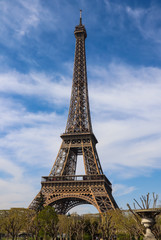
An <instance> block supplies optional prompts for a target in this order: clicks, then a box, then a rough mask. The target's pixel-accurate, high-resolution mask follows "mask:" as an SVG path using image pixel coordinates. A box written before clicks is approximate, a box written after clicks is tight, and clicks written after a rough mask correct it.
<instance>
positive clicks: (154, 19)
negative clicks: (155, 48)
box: [126, 5, 161, 43]
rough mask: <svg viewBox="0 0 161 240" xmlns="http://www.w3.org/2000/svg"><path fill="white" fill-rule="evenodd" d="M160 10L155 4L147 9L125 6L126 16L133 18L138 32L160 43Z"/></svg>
mask: <svg viewBox="0 0 161 240" xmlns="http://www.w3.org/2000/svg"><path fill="white" fill-rule="evenodd" d="M160 10H161V9H160V7H159V6H157V5H152V6H151V7H149V8H147V9H143V8H135V9H132V8H131V7H126V12H127V14H128V16H129V17H130V18H131V19H132V20H133V22H134V24H135V26H136V27H137V28H138V30H139V31H140V33H141V34H142V35H143V36H144V37H145V38H146V39H148V38H149V39H152V40H153V41H154V42H158V43H161V40H160V37H161V29H160V25H159V23H160V21H161V16H160Z"/></svg>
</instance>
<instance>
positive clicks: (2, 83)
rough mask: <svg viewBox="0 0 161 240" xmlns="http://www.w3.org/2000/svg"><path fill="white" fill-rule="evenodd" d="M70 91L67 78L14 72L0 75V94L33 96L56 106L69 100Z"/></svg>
mask: <svg viewBox="0 0 161 240" xmlns="http://www.w3.org/2000/svg"><path fill="white" fill-rule="evenodd" d="M70 83H71V80H70ZM70 91H71V87H70V86H69V81H68V78H64V76H62V75H57V76H56V75H54V74H53V75H52V76H51V75H50V76H49V75H45V74H44V73H34V72H31V73H29V74H22V73H19V72H16V71H8V72H7V73H1V74H0V92H2V93H7V94H17V95H21V96H22V95H23V96H35V97H39V98H42V99H43V100H46V101H49V102H51V103H54V102H56V103H57V104H58V103H63V102H65V100H66V99H69V96H70Z"/></svg>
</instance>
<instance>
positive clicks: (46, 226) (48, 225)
mask: <svg viewBox="0 0 161 240" xmlns="http://www.w3.org/2000/svg"><path fill="white" fill-rule="evenodd" d="M38 220H39V222H40V226H41V231H40V233H41V235H43V237H44V238H45V239H46V238H47V236H49V237H51V238H53V239H54V238H55V237H56V236H57V233H58V221H59V219H58V216H57V214H56V212H55V209H54V208H53V207H51V206H47V207H45V208H44V209H43V210H42V211H41V212H39V214H38Z"/></svg>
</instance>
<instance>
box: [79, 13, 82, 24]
mask: <svg viewBox="0 0 161 240" xmlns="http://www.w3.org/2000/svg"><path fill="white" fill-rule="evenodd" d="M79 25H82V10H80V23H79Z"/></svg>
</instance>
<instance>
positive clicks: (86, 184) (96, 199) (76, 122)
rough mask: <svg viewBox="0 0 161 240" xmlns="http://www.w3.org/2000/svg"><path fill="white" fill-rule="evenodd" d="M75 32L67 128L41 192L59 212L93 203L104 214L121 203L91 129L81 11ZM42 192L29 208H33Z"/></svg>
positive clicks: (44, 179)
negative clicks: (81, 172)
mask: <svg viewBox="0 0 161 240" xmlns="http://www.w3.org/2000/svg"><path fill="white" fill-rule="evenodd" d="M74 34H75V37H76V46H75V59H74V72H73V84H72V93H71V100H70V107H69V115H68V120H67V125H66V130H65V133H64V134H62V135H61V138H62V144H61V147H60V150H59V152H58V155H57V158H56V160H55V163H54V165H53V167H52V169H51V172H50V174H49V176H47V177H42V182H41V185H42V188H41V192H42V193H43V195H44V196H45V199H46V203H45V204H46V205H52V206H54V207H55V209H56V211H57V212H58V213H60V214H65V213H67V212H68V211H69V210H70V209H71V208H73V207H75V206H78V205H80V204H92V205H93V206H95V207H96V208H97V209H98V211H99V212H100V213H102V212H105V211H107V210H108V209H115V208H117V207H118V206H117V204H116V202H115V200H114V198H113V197H112V187H111V183H110V181H109V180H108V179H107V178H106V176H105V175H104V174H103V171H102V168H101V164H100V161H99V157H98V154H97V150H96V143H97V139H96V137H95V136H94V134H93V131H92V124H91V117H90V110H89V100H88V87H87V71H86V54H85V39H86V37H87V33H86V29H85V27H84V25H82V17H81V12H80V23H79V25H78V26H76V27H75V31H74ZM78 155H83V161H84V167H85V174H86V175H79V176H78V175H75V174H76V165H77V156H78ZM39 194H40V193H39ZM39 194H38V195H37V196H36V197H35V199H34V200H33V201H32V203H31V204H30V206H29V208H34V204H35V202H36V198H37V197H38V196H39Z"/></svg>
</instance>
